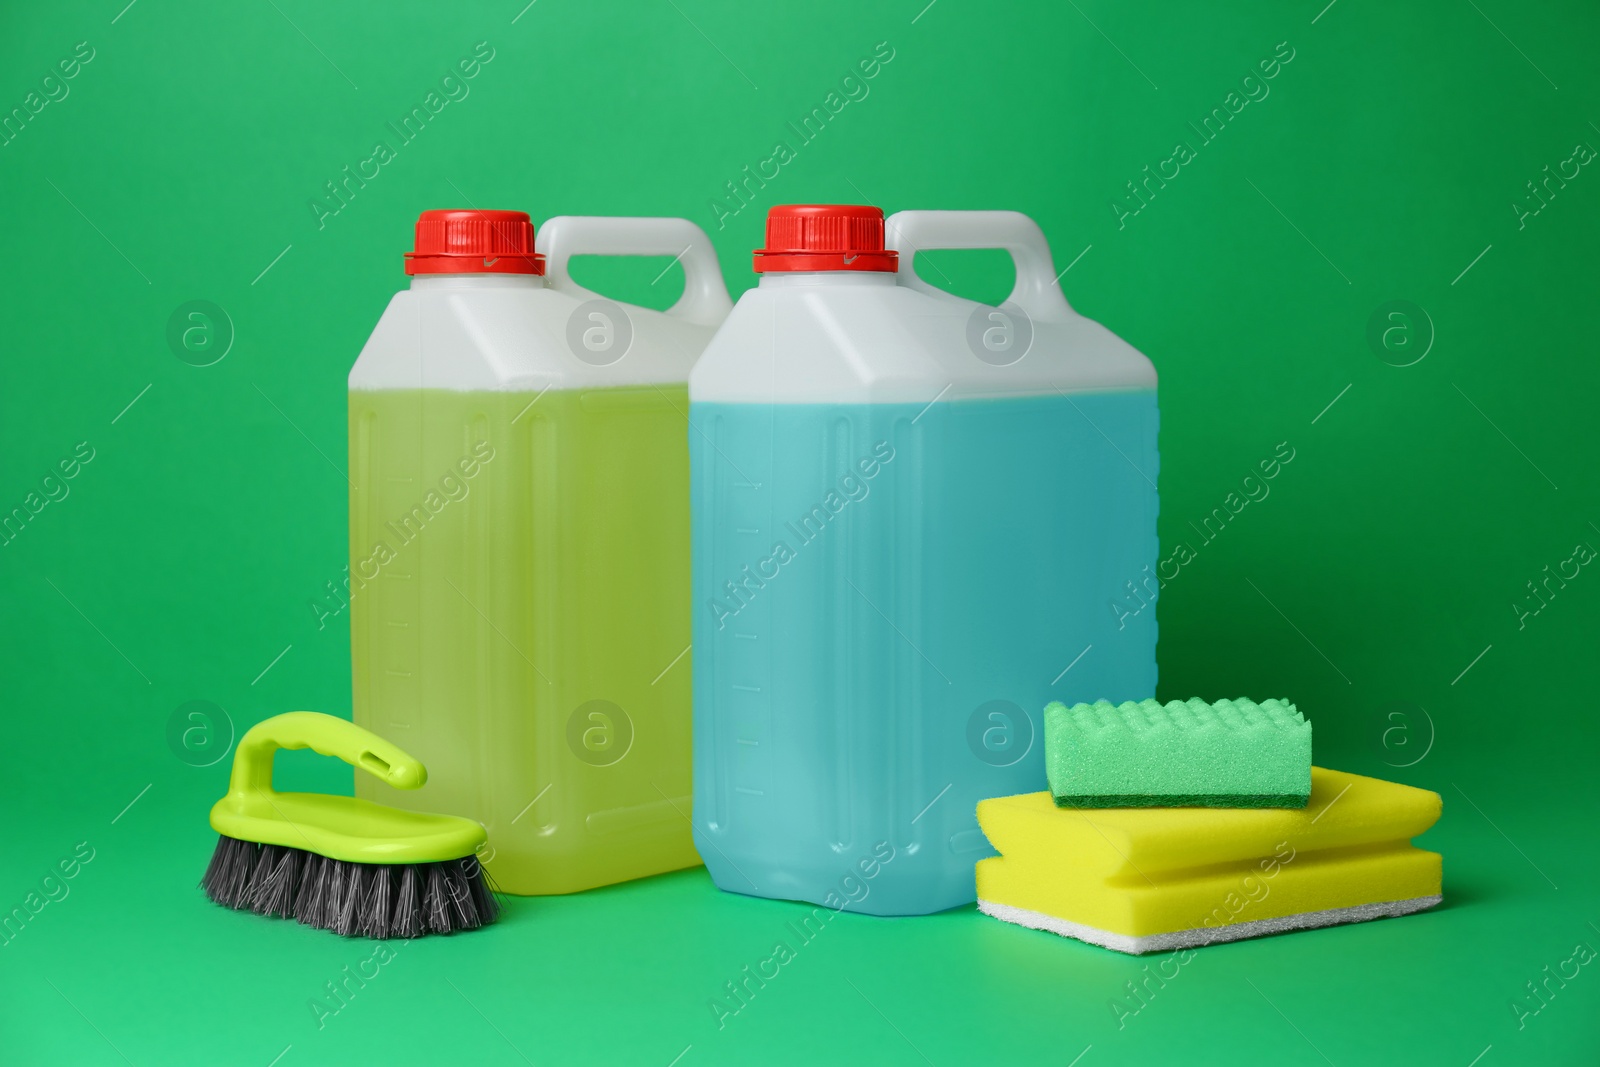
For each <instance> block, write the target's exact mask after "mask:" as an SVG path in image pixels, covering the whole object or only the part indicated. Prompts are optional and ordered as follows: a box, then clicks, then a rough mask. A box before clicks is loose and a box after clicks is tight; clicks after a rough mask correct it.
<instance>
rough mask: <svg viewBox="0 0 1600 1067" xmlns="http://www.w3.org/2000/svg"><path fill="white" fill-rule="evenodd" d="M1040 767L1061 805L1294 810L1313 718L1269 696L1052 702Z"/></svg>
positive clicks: (1301, 792)
mask: <svg viewBox="0 0 1600 1067" xmlns="http://www.w3.org/2000/svg"><path fill="white" fill-rule="evenodd" d="M1044 766H1045V774H1046V776H1047V777H1048V779H1049V782H1050V792H1051V794H1052V795H1053V796H1054V797H1055V801H1056V803H1057V804H1058V805H1059V806H1061V807H1078V808H1108V807H1135V808H1148V807H1156V806H1159V805H1160V804H1161V803H1162V802H1163V801H1165V803H1166V804H1167V805H1169V806H1171V807H1185V806H1190V805H1201V806H1204V807H1212V808H1239V807H1245V808H1273V807H1296V808H1299V807H1304V806H1305V803H1306V799H1307V798H1308V797H1309V796H1310V795H1311V724H1310V723H1309V722H1307V721H1306V719H1305V717H1304V716H1302V715H1301V714H1300V711H1299V709H1297V708H1296V707H1295V706H1294V705H1293V704H1291V703H1288V702H1287V701H1282V700H1276V699H1268V700H1263V701H1261V702H1260V703H1259V704H1258V703H1256V702H1255V701H1253V700H1249V699H1246V698H1243V697H1241V698H1239V699H1238V700H1218V701H1216V702H1214V703H1212V702H1207V701H1204V700H1201V699H1200V698H1199V697H1190V698H1189V699H1188V700H1173V701H1169V702H1167V703H1165V704H1163V703H1161V701H1159V700H1154V699H1150V700H1137V701H1135V700H1127V701H1123V702H1122V703H1121V704H1113V703H1111V702H1110V701H1109V700H1097V701H1095V702H1094V703H1092V704H1074V705H1072V706H1071V707H1070V708H1069V707H1067V705H1065V704H1063V703H1062V702H1061V701H1059V700H1055V701H1051V702H1050V703H1049V704H1047V705H1045V709H1044ZM1285 801H1293V803H1292V804H1286V803H1285Z"/></svg>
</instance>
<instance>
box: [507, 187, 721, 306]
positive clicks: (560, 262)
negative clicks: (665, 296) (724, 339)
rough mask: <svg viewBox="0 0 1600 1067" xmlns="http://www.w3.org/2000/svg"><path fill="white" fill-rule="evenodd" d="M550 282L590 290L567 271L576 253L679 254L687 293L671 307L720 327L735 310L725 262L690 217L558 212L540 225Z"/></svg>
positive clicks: (539, 244) (538, 240) (539, 240)
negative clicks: (719, 259)
mask: <svg viewBox="0 0 1600 1067" xmlns="http://www.w3.org/2000/svg"><path fill="white" fill-rule="evenodd" d="M534 247H535V248H536V249H537V250H538V251H539V252H541V253H543V254H544V257H545V260H544V278H545V283H546V284H547V285H549V286H550V287H551V288H552V289H565V290H567V291H569V292H571V291H574V290H577V291H582V292H588V290H586V289H584V288H583V287H582V286H580V285H579V284H578V283H577V282H575V281H573V280H572V274H571V272H570V271H569V270H568V269H567V263H568V260H570V259H571V258H572V257H573V256H674V257H676V258H677V261H678V262H679V263H682V264H683V295H682V296H680V297H679V298H678V302H677V303H675V304H673V305H672V306H671V307H670V308H668V309H667V314H669V315H677V316H678V317H680V318H683V319H687V320H688V321H690V322H693V323H698V324H699V325H701V326H719V325H721V323H722V320H723V319H725V318H727V316H728V312H730V311H732V310H733V301H731V300H729V299H728V287H727V285H726V284H725V283H724V282H723V280H722V266H721V264H720V263H718V262H717V252H716V249H715V248H713V247H712V245H711V239H710V238H709V237H707V236H706V232H705V231H704V230H702V229H701V228H700V227H698V226H696V225H695V224H694V223H692V222H690V221H689V220H688V219H670V218H626V217H621V216H604V215H558V216H557V217H555V218H553V219H551V220H549V221H548V222H546V223H545V224H544V225H543V226H540V227H539V232H538V237H537V238H536V240H535V242H534Z"/></svg>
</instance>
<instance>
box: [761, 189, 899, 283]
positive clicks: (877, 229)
mask: <svg viewBox="0 0 1600 1067" xmlns="http://www.w3.org/2000/svg"><path fill="white" fill-rule="evenodd" d="M755 255H756V259H755V272H756V273H757V274H764V273H767V272H769V271H786V270H879V271H894V270H898V269H899V266H900V263H899V260H900V253H898V252H891V251H888V250H886V249H885V248H884V247H883V211H882V209H881V208H875V207H862V206H856V205H851V204H785V205H783V206H780V207H775V208H773V209H772V210H770V211H768V212H767V247H765V248H758V249H756V253H755Z"/></svg>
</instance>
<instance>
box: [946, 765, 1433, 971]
mask: <svg viewBox="0 0 1600 1067" xmlns="http://www.w3.org/2000/svg"><path fill="white" fill-rule="evenodd" d="M1439 811H1440V799H1439V794H1437V793H1431V792H1429V791H1427V790H1425V789H1413V788H1412V787H1410V786H1406V785H1397V784H1395V783H1393V782H1384V781H1380V780H1378V779H1376V778H1364V777H1362V776H1361V775H1357V774H1345V773H1343V772H1342V771H1329V770H1324V769H1323V768H1321V767H1313V768H1311V800H1310V802H1309V803H1308V804H1307V806H1306V807H1304V808H1299V809H1282V808H1246V809H1228V808H1107V809H1100V810H1088V811H1085V810H1078V809H1064V808H1058V807H1056V805H1055V802H1054V801H1053V800H1052V799H1051V796H1050V794H1049V793H1048V792H1040V793H1025V794H1022V795H1020V796H1014V797H998V798H996V799H993V800H984V801H980V802H979V804H978V824H979V825H980V826H981V827H982V828H983V832H984V833H985V834H986V835H988V838H989V841H990V843H991V844H993V845H994V847H995V848H996V849H997V850H998V851H999V852H1000V855H999V856H997V857H995V858H993V859H985V860H979V861H978V870H977V877H978V910H979V911H982V912H984V913H985V914H987V915H992V916H994V917H995V918H997V919H1002V920H1004V921H1006V922H1012V923H1017V924H1019V925H1022V926H1029V927H1033V928H1034V929H1038V930H1049V931H1051V932H1053V933H1057V934H1061V935H1063V936H1066V937H1075V938H1078V939H1079V940H1082V941H1088V942H1091V943H1092V944H1096V945H1103V946H1105V947H1106V948H1112V949H1116V950H1118V951H1120V952H1131V953H1136V954H1137V953H1144V952H1165V951H1170V950H1172V949H1178V948H1185V947H1192V946H1197V945H1208V944H1213V943H1216V942H1221V941H1234V940H1238V939H1239V938H1245V937H1259V936H1261V935H1263V934H1274V933H1280V932H1282V931H1285V930H1296V929H1302V928H1308V927H1315V926H1331V925H1333V924H1335V923H1346V922H1360V921H1362V920H1365V919H1378V918H1383V917H1384V916H1389V915H1405V914H1408V913H1409V912H1414V911H1421V910H1422V909H1424V908H1431V907H1433V905H1435V904H1437V903H1439V900H1440V878H1441V860H1440V856H1439V854H1438V853H1437V852H1426V851H1424V850H1422V849H1419V848H1414V847H1413V846H1412V845H1411V838H1412V837H1414V836H1416V835H1417V834H1420V833H1422V832H1423V831H1424V830H1426V829H1427V828H1428V827H1430V826H1432V825H1433V824H1434V823H1435V822H1436V821H1437V820H1438V818H1439Z"/></svg>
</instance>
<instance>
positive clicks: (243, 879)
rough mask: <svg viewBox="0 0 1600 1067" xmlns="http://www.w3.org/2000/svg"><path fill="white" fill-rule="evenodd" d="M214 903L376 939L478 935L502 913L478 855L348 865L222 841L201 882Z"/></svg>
mask: <svg viewBox="0 0 1600 1067" xmlns="http://www.w3.org/2000/svg"><path fill="white" fill-rule="evenodd" d="M200 885H201V888H203V889H204V890H205V894H206V896H207V897H209V898H210V899H211V900H212V901H214V902H216V903H218V904H222V905H224V906H226V907H229V908H236V909H239V910H242V911H254V912H255V913H256V914H258V915H269V916H280V917H283V918H289V917H293V918H295V919H298V920H299V921H300V922H302V923H304V924H305V925H307V926H314V927H317V928H318V929H322V930H332V931H334V932H335V933H337V934H340V935H341V936H344V937H354V936H362V937H371V938H376V939H379V940H382V939H386V938H391V937H396V938H408V939H409V938H413V937H420V936H422V935H423V934H429V933H440V934H448V933H454V932H455V931H457V930H473V929H476V928H478V927H480V926H484V925H487V924H488V923H492V922H494V921H495V919H496V918H497V917H498V916H499V914H500V903H499V901H497V900H496V899H495V897H494V886H493V885H492V884H491V883H490V882H489V877H488V874H487V872H485V871H484V869H483V867H482V865H480V864H479V863H478V860H477V857H475V856H467V857H465V858H463V859H460V860H455V861H452V862H449V863H417V864H405V863H395V864H388V863H347V862H345V861H343V860H335V859H329V858H328V857H326V856H320V855H317V854H316V853H313V852H307V851H305V850H303V849H298V848H289V847H286V846H283V845H259V844H256V843H255V842H252V841H240V840H238V839H236V838H232V837H227V836H222V837H219V838H218V840H217V848H216V851H215V852H213V853H212V855H211V862H210V864H209V865H207V867H206V873H205V876H204V877H202V878H201V880H200Z"/></svg>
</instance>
